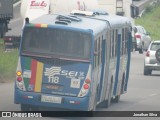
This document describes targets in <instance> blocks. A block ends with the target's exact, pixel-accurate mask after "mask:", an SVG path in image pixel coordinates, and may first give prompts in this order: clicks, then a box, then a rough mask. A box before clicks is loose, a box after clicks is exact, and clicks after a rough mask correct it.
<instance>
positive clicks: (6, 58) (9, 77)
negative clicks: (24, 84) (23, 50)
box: [0, 39, 18, 83]
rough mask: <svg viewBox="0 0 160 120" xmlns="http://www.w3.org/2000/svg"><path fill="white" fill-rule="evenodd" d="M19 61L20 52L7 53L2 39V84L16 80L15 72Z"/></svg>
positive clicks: (0, 59) (0, 49) (0, 48)
mask: <svg viewBox="0 0 160 120" xmlns="http://www.w3.org/2000/svg"><path fill="white" fill-rule="evenodd" d="M17 60H18V50H13V51H11V52H5V51H4V49H3V40H2V39H0V83H4V82H10V81H14V80H15V72H16V66H17Z"/></svg>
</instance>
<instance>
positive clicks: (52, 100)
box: [41, 95, 62, 104]
mask: <svg viewBox="0 0 160 120" xmlns="http://www.w3.org/2000/svg"><path fill="white" fill-rule="evenodd" d="M41 102H48V103H58V104H61V102H62V98H61V97H55V96H48V95H42V96H41Z"/></svg>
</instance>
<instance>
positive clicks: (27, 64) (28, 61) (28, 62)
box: [22, 57, 31, 90]
mask: <svg viewBox="0 0 160 120" xmlns="http://www.w3.org/2000/svg"><path fill="white" fill-rule="evenodd" d="M22 61H23V63H24V70H30V69H31V68H30V66H31V59H30V58H28V57H26V58H25V59H23V60H22ZM24 70H23V71H24ZM23 80H24V84H25V88H26V90H27V89H28V85H29V78H23Z"/></svg>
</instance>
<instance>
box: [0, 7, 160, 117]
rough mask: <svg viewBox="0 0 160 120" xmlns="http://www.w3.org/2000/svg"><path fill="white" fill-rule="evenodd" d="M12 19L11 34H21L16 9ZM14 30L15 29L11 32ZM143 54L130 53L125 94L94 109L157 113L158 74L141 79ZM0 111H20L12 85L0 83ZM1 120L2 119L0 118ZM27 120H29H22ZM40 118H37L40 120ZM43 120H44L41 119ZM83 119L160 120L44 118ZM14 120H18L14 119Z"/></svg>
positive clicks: (159, 99) (158, 106)
mask: <svg viewBox="0 0 160 120" xmlns="http://www.w3.org/2000/svg"><path fill="white" fill-rule="evenodd" d="M14 11H15V19H13V20H12V21H11V24H10V26H11V27H12V31H11V32H10V33H12V34H13V35H14V32H15V31H16V32H17V33H18V32H19V33H18V34H20V31H21V26H22V24H23V21H22V18H21V17H20V16H19V13H18V12H19V8H18V7H16V8H14ZM13 28H14V29H13ZM144 55H145V53H144V54H143V55H142V54H138V52H133V53H132V59H131V69H130V79H129V85H128V92H127V93H126V94H124V95H122V96H121V99H120V102H119V103H113V104H111V106H110V107H109V108H108V109H104V108H100V107H98V108H97V111H160V87H159V85H160V72H153V74H152V75H151V76H144V75H143V61H144ZM0 92H1V93H0V111H20V105H16V104H14V83H3V84H2V83H0ZM1 119H4V118H0V120H1ZM7 119H8V118H7ZM12 119H13V118H12ZM24 119H26V120H28V119H29V118H24ZM30 119H31V118H30ZM39 119H40V118H37V120H39ZM41 119H42V120H43V119H44V118H41ZM53 119H54V120H62V119H65V120H66V119H67V120H70V119H79V120H81V119H84V120H90V119H92V120H97V119H102V120H144V119H145V120H160V118H155V117H154V118H143V117H141V118H137V117H136V118H133V117H132V118H117V117H116V118H115V117H112V118H109V117H105V118H103V117H100V118H97V117H94V118H45V120H53ZM15 120H17V118H15Z"/></svg>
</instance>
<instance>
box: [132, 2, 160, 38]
mask: <svg viewBox="0 0 160 120" xmlns="http://www.w3.org/2000/svg"><path fill="white" fill-rule="evenodd" d="M147 11H148V12H147V13H146V14H144V15H143V16H142V17H141V18H139V19H136V20H135V24H136V25H142V26H143V27H144V28H145V29H146V30H147V31H148V32H149V33H150V34H151V38H152V40H160V14H159V11H160V2H159V3H157V5H156V6H155V7H152V8H148V10H147Z"/></svg>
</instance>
